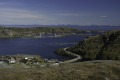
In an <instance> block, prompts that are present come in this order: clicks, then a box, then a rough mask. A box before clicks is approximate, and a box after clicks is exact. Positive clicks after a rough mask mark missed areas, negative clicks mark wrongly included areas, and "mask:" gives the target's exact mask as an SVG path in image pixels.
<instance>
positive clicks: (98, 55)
mask: <svg viewBox="0 0 120 80" xmlns="http://www.w3.org/2000/svg"><path fill="white" fill-rule="evenodd" d="M68 50H69V51H71V52H73V53H76V54H79V55H81V56H83V59H84V60H94V59H99V60H100V59H101V60H105V59H108V60H110V59H111V60H120V30H113V31H110V32H107V33H105V34H101V35H97V36H92V37H89V38H87V39H85V40H83V41H81V42H79V43H78V44H76V45H75V46H73V47H70V48H68Z"/></svg>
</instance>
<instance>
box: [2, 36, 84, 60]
mask: <svg viewBox="0 0 120 80" xmlns="http://www.w3.org/2000/svg"><path fill="white" fill-rule="evenodd" d="M85 37H86V36H64V37H60V38H39V39H30V38H15V39H0V55H15V54H31V55H40V56H41V57H43V58H48V59H59V60H60V59H63V58H65V57H63V56H59V55H56V54H54V51H55V50H56V49H59V48H64V47H69V46H73V45H74V44H76V43H78V42H79V41H81V40H83V39H85Z"/></svg>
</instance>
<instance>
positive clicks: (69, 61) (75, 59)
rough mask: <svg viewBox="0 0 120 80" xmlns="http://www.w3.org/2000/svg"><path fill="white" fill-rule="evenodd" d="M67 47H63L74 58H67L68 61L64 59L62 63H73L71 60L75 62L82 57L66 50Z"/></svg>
mask: <svg viewBox="0 0 120 80" xmlns="http://www.w3.org/2000/svg"><path fill="white" fill-rule="evenodd" d="M67 48H68V47H67ZM67 48H64V51H65V52H67V53H69V54H70V55H73V56H75V58H74V59H71V60H68V61H64V62H63V63H73V62H76V61H79V60H81V59H82V57H81V56H80V55H78V54H75V53H72V52H69V51H67Z"/></svg>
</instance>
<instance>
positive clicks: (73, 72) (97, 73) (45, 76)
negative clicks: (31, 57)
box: [0, 61, 120, 80]
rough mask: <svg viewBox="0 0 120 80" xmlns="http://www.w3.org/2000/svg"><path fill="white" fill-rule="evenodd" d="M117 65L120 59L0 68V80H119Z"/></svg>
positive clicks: (119, 72) (119, 73) (119, 71)
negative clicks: (25, 67)
mask: <svg viewBox="0 0 120 80" xmlns="http://www.w3.org/2000/svg"><path fill="white" fill-rule="evenodd" d="M119 66H120V61H100V62H91V61H88V62H78V63H74V64H67V65H61V66H55V67H37V68H30V69H27V71H26V70H24V71H23V72H9V71H12V69H7V70H5V69H4V70H1V72H3V73H0V78H1V80H106V79H110V80H120V77H119V76H120V67H119ZM14 70H17V69H14ZM14 70H13V71H14ZM7 72H9V73H7ZM6 73H7V74H6Z"/></svg>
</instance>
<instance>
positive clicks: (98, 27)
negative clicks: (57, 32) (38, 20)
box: [0, 24, 120, 31]
mask: <svg viewBox="0 0 120 80" xmlns="http://www.w3.org/2000/svg"><path fill="white" fill-rule="evenodd" d="M0 26H5V27H20V28H33V27H65V26H66V27H70V28H76V29H79V30H90V31H95V30H101V31H110V30H116V29H120V26H112V25H71V24H67V25H65V24H53V25H37V24H34V25H24V24H23V25H0Z"/></svg>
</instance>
